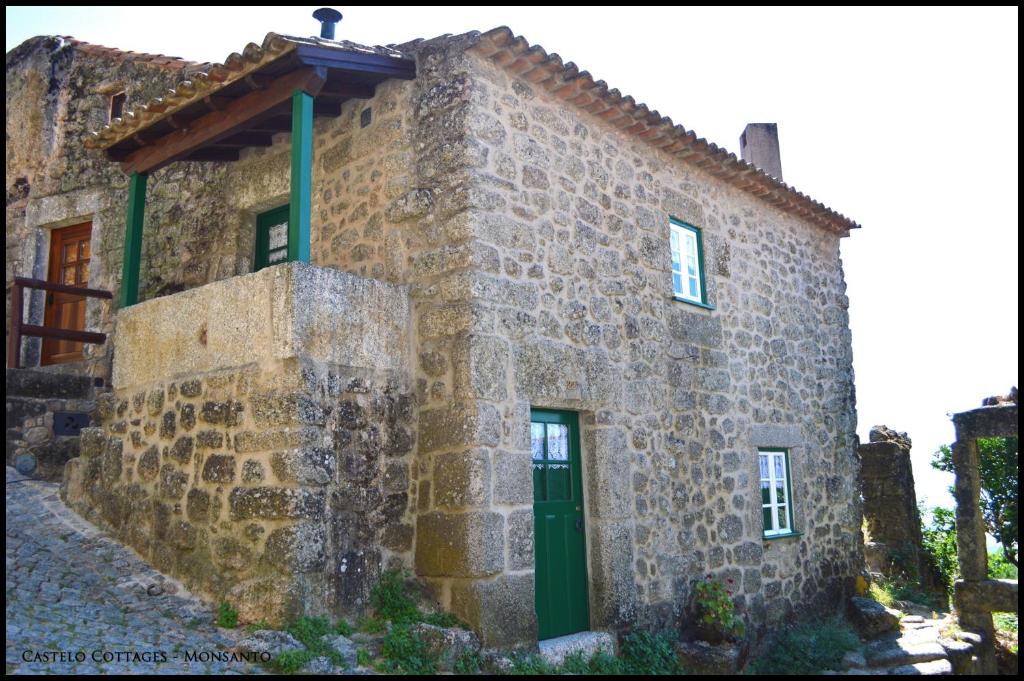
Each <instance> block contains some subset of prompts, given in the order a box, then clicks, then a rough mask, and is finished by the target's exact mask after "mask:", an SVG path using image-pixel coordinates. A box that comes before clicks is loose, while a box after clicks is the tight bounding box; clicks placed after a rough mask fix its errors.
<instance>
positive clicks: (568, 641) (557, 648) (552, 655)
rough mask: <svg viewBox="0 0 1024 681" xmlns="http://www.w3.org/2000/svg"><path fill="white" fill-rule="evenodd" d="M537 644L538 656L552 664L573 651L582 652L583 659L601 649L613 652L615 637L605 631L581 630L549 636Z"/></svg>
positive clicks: (562, 660)
mask: <svg viewBox="0 0 1024 681" xmlns="http://www.w3.org/2000/svg"><path fill="white" fill-rule="evenodd" d="M537 645H538V647H539V648H540V656H541V657H543V658H544V661H545V662H547V663H548V664H550V665H552V666H558V665H560V664H562V663H563V662H565V658H567V657H569V656H570V655H573V654H575V653H583V659H585V660H588V659H590V657H591V656H592V655H594V654H595V653H598V652H600V651H602V650H603V651H604V652H606V653H608V654H609V655H614V654H615V637H614V636H612V635H611V634H609V633H608V632H605V631H581V632H579V633H577V634H569V635H568V636H559V637H558V638H549V639H547V640H545V641H540V642H539V643H538V644H537Z"/></svg>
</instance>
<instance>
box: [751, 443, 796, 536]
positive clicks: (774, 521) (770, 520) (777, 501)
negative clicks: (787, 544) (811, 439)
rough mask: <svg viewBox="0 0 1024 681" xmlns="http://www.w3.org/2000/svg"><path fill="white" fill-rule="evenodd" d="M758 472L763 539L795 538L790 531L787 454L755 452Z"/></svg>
mask: <svg viewBox="0 0 1024 681" xmlns="http://www.w3.org/2000/svg"><path fill="white" fill-rule="evenodd" d="M757 458H758V460H759V461H758V463H759V465H760V469H761V511H762V516H763V518H764V536H765V537H779V536H782V535H787V534H796V531H795V530H794V529H793V500H792V498H791V497H792V496H793V487H792V485H791V484H790V481H789V450H788V449H770V448H761V449H758V450H757Z"/></svg>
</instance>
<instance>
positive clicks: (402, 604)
mask: <svg viewBox="0 0 1024 681" xmlns="http://www.w3.org/2000/svg"><path fill="white" fill-rule="evenodd" d="M408 581H409V575H408V574H407V573H406V572H405V571H399V570H388V571H387V572H385V573H384V574H382V575H381V576H380V581H379V582H377V584H376V585H374V587H373V589H371V590H370V604H371V605H372V606H373V609H374V610H375V611H376V613H377V616H378V617H380V618H381V619H384V620H389V621H391V622H392V623H393V624H409V623H412V622H419V621H420V620H421V619H422V618H423V614H422V613H421V612H420V609H419V608H418V607H417V606H416V601H415V600H413V598H412V597H411V596H410V595H409V593H408V592H409V585H408Z"/></svg>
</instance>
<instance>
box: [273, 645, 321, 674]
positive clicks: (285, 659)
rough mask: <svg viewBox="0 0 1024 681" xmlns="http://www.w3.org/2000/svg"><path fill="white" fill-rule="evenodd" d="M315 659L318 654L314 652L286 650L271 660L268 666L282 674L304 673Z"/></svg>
mask: <svg viewBox="0 0 1024 681" xmlns="http://www.w3.org/2000/svg"><path fill="white" fill-rule="evenodd" d="M314 657H316V653H314V652H313V651H312V650H286V651H284V652H283V653H279V654H278V655H277V656H276V657H274V658H273V659H272V660H270V662H268V663H267V666H268V667H269V668H270V669H272V670H273V671H276V672H278V673H281V674H295V673H297V672H300V671H302V670H303V668H305V666H306V665H307V664H309V662H310V660H312V659H313V658H314Z"/></svg>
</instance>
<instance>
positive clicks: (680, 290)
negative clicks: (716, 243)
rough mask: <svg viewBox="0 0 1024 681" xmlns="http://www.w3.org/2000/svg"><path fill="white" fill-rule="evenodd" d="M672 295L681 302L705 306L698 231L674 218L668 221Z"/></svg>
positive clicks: (702, 264)
mask: <svg viewBox="0 0 1024 681" xmlns="http://www.w3.org/2000/svg"><path fill="white" fill-rule="evenodd" d="M670 226H671V229H672V231H671V234H670V239H671V242H670V246H671V250H672V294H673V295H674V296H675V297H676V298H679V299H681V300H685V301H687V302H690V303H696V304H698V305H707V299H706V295H705V286H704V262H703V260H704V245H703V243H702V242H701V234H700V229H698V228H697V227H694V226H693V225H688V224H686V223H685V222H679V221H678V220H675V219H674V218H673V219H672V220H671V221H670Z"/></svg>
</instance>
